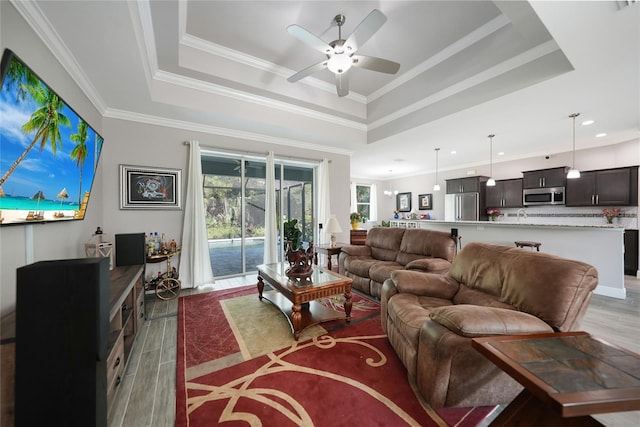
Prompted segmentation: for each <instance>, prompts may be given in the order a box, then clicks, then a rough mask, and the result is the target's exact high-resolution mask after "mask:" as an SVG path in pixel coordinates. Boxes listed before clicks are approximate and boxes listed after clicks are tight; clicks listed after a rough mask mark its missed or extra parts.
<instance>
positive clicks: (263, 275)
mask: <svg viewBox="0 0 640 427" xmlns="http://www.w3.org/2000/svg"><path fill="white" fill-rule="evenodd" d="M287 268H288V264H287V263H274V264H260V265H258V298H260V301H262V300H263V299H265V300H267V301H269V302H271V303H272V304H273V305H275V306H276V307H278V308H279V309H280V311H281V312H282V313H283V314H284V315H285V317H286V318H287V320H288V321H289V325H290V326H291V330H292V331H293V337H294V338H295V340H296V341H297V340H298V338H300V333H301V332H302V331H303V330H304V329H306V328H308V327H309V326H313V325H317V324H318V323H321V322H326V321H329V320H336V319H341V318H343V317H344V318H345V320H346V321H347V323H349V322H351V305H352V304H351V283H352V282H353V281H352V280H351V279H349V278H348V277H345V276H342V275H340V274H338V273H333V272H331V271H328V270H326V269H324V268H322V267H317V266H314V268H313V273H312V274H311V276H309V277H308V279H293V278H290V277H288V276H287V275H286V273H285V272H286V270H287ZM264 282H267V283H268V284H269V285H271V286H272V287H273V288H274V289H275V290H276V291H278V292H277V293H273V294H269V296H266V295H263V294H262V291H263V290H264ZM339 294H344V298H345V301H344V314H343V313H341V312H339V311H335V310H332V309H330V308H328V307H325V306H324V305H322V304H320V303H319V302H317V301H316V300H317V299H320V298H326V297H330V296H334V295H339Z"/></svg>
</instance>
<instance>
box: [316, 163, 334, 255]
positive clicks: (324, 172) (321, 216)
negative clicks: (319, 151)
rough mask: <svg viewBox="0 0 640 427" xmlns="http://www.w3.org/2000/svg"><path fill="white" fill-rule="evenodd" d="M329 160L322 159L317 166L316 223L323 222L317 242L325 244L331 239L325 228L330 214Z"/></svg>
mask: <svg viewBox="0 0 640 427" xmlns="http://www.w3.org/2000/svg"><path fill="white" fill-rule="evenodd" d="M329 188H330V187H329V160H327V159H322V163H320V165H319V166H318V223H321V224H323V231H322V232H319V236H318V241H319V244H321V245H323V244H327V243H329V241H330V240H331V237H330V235H329V233H327V232H326V231H325V230H326V229H327V222H329V217H330V216H331V199H330V197H329Z"/></svg>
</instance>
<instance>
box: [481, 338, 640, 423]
mask: <svg viewBox="0 0 640 427" xmlns="http://www.w3.org/2000/svg"><path fill="white" fill-rule="evenodd" d="M471 345H472V346H473V348H475V349H476V350H478V351H479V352H480V353H482V354H483V355H484V356H486V357H487V358H488V359H489V360H491V361H492V362H493V363H495V364H496V366H498V367H499V368H500V369H502V370H503V371H505V372H506V373H507V374H509V375H510V376H511V377H513V378H514V379H515V380H516V381H518V382H519V383H520V384H522V385H523V386H524V387H525V388H524V390H523V391H522V392H521V393H520V394H519V395H518V396H517V397H516V398H515V399H514V400H513V402H511V403H510V404H509V405H508V406H507V407H506V408H505V409H504V410H503V411H502V412H501V413H500V415H498V417H497V418H496V419H495V420H494V421H493V422H492V423H491V425H492V426H507V425H508V426H513V425H520V426H543V425H544V426H580V427H582V426H601V425H602V424H600V423H599V422H598V421H596V420H594V419H593V418H591V417H590V416H589V415H590V414H601V413H608V412H624V411H636V410H639V409H640V355H638V354H635V353H633V352H631V351H628V350H625V349H623V348H620V347H617V346H614V345H612V344H608V343H606V342H604V341H602V340H600V339H597V338H594V337H592V336H591V335H589V334H588V333H586V332H563V333H554V334H538V335H520V336H495V337H486V338H474V339H473V340H472V342H471Z"/></svg>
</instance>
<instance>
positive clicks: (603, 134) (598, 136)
mask: <svg viewBox="0 0 640 427" xmlns="http://www.w3.org/2000/svg"><path fill="white" fill-rule="evenodd" d="M603 136H607V134H606V133H604V132H602V133H599V134H597V135H596V138H602V137H603Z"/></svg>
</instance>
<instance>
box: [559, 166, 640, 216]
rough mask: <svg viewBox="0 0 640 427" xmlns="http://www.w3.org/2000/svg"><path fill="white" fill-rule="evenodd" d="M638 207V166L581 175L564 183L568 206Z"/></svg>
mask: <svg viewBox="0 0 640 427" xmlns="http://www.w3.org/2000/svg"><path fill="white" fill-rule="evenodd" d="M637 204H638V167H637V166H633V167H625V168H615V169H603V170H596V171H585V172H580V178H577V179H569V180H567V185H566V205H567V206H594V205H596V206H635V205H637Z"/></svg>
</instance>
